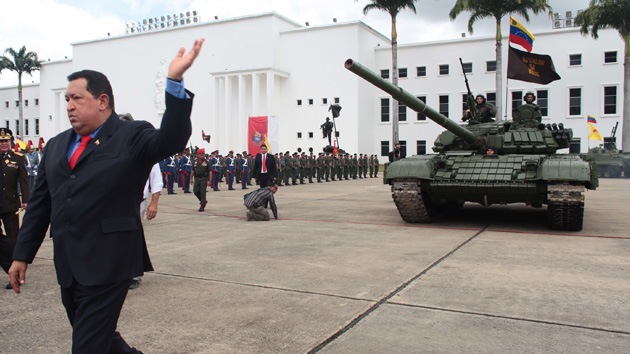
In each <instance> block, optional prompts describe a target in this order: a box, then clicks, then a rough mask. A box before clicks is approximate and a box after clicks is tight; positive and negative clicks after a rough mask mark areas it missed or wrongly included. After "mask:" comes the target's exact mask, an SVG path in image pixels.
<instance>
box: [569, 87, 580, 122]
mask: <svg viewBox="0 0 630 354" xmlns="http://www.w3.org/2000/svg"><path fill="white" fill-rule="evenodd" d="M581 114H582V89H581V88H578V87H576V88H570V89H569V115H570V116H579V115H581Z"/></svg>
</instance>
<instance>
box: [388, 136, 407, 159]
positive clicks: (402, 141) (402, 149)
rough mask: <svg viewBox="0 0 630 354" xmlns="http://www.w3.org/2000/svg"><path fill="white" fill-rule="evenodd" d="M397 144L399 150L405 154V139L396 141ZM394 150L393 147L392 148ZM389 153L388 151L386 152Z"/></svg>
mask: <svg viewBox="0 0 630 354" xmlns="http://www.w3.org/2000/svg"><path fill="white" fill-rule="evenodd" d="M398 144H400V151H402V153H403V154H404V155H405V156H407V142H406V141H405V140H400V141H399V142H398ZM392 150H394V149H392ZM388 155H389V153H388Z"/></svg>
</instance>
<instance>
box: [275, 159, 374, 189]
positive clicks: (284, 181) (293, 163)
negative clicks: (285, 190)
mask: <svg viewBox="0 0 630 354" xmlns="http://www.w3.org/2000/svg"><path fill="white" fill-rule="evenodd" d="M274 157H275V158H276V164H277V166H276V167H277V168H276V170H277V172H278V176H277V182H278V185H279V186H282V185H286V186H289V185H298V184H305V183H306V181H308V182H309V183H314V180H317V182H318V183H322V182H323V181H326V182H329V181H336V180H339V181H341V180H350V179H359V178H368V175H369V177H370V178H374V177H376V176H377V174H378V171H379V161H378V157H377V156H376V155H369V156H368V154H358V155H357V154H354V155H351V154H347V153H342V154H338V155H337V156H334V155H333V154H330V153H327V154H326V153H323V152H320V153H319V155H315V154H313V153H312V152H311V153H310V154H309V155H307V154H306V153H305V152H302V153H301V154H300V153H297V152H294V153H293V154H292V155H291V153H290V152H289V151H287V152H285V153H284V154H275V155H274ZM289 180H290V182H289Z"/></svg>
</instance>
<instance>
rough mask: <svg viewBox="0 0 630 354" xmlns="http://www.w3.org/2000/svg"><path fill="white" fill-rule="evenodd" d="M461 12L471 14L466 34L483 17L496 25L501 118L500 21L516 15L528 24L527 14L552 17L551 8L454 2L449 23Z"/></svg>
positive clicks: (535, 2)
mask: <svg viewBox="0 0 630 354" xmlns="http://www.w3.org/2000/svg"><path fill="white" fill-rule="evenodd" d="M463 11H469V12H471V13H472V14H471V15H470V18H469V19H468V32H469V33H470V34H472V33H473V26H474V24H475V22H477V20H480V19H482V18H485V17H492V18H494V20H495V23H496V64H497V70H496V72H495V85H496V96H497V102H496V107H497V117H501V115H502V113H501V112H502V109H501V103H502V102H503V72H502V68H503V59H502V58H503V57H502V53H503V52H502V44H501V37H502V36H501V19H502V18H503V17H505V16H507V15H509V14H518V15H520V16H521V17H523V18H524V19H525V20H526V21H527V22H529V14H528V12H529V11H531V12H533V13H534V14H539V13H541V12H543V11H547V12H548V13H549V17H551V16H552V15H553V10H552V9H551V6H549V4H547V0H456V2H455V6H453V8H452V9H451V12H450V13H449V14H448V16H449V17H450V18H451V21H452V20H454V19H455V18H456V17H457V16H458V15H459V14H460V13H462V12H463Z"/></svg>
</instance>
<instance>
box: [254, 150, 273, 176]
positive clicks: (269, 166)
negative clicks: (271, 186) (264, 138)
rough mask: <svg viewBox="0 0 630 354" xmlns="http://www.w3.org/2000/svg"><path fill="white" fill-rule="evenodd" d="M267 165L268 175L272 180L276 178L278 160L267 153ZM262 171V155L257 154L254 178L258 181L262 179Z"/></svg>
mask: <svg viewBox="0 0 630 354" xmlns="http://www.w3.org/2000/svg"><path fill="white" fill-rule="evenodd" d="M265 164H266V165H267V175H268V176H270V177H271V178H270V179H274V178H276V159H275V157H274V156H273V155H272V154H270V153H267V158H266V159H265ZM261 170H262V154H257V155H256V157H255V158H254V177H255V178H256V179H260V173H261V172H260V171H261Z"/></svg>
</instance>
